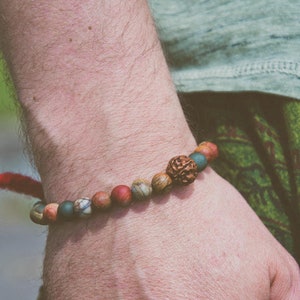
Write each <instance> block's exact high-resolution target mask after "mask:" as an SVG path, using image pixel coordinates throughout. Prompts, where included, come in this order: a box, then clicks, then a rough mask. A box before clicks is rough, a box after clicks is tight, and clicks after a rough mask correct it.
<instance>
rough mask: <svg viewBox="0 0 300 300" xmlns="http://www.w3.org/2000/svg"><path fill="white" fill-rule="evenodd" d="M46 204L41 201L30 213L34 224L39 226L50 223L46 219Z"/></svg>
mask: <svg viewBox="0 0 300 300" xmlns="http://www.w3.org/2000/svg"><path fill="white" fill-rule="evenodd" d="M45 206H46V205H45V204H44V203H43V202H41V201H39V202H36V203H35V204H34V205H33V207H32V209H31V211H30V219H31V221H32V222H34V223H36V224H39V225H47V224H48V222H47V220H46V219H45V218H44V214H43V212H44V209H45Z"/></svg>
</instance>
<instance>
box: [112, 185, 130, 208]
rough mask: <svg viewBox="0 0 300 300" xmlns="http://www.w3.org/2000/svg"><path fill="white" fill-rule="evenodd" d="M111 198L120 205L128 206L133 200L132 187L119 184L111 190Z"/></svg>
mask: <svg viewBox="0 0 300 300" xmlns="http://www.w3.org/2000/svg"><path fill="white" fill-rule="evenodd" d="M110 197H111V200H112V201H113V202H115V203H117V204H119V205H120V206H123V207H125V206H128V205H129V204H130V203H131V201H132V193H131V189H130V187H128V186H126V185H117V186H116V187H115V188H114V189H113V190H112V192H111V195H110Z"/></svg>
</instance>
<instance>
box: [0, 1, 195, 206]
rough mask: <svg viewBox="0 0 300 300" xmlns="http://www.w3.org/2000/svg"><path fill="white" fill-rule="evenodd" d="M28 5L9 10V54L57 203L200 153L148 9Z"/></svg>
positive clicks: (128, 4)
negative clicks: (187, 151)
mask: <svg viewBox="0 0 300 300" xmlns="http://www.w3.org/2000/svg"><path fill="white" fill-rule="evenodd" d="M19 3H20V1H15V0H13V1H4V0H2V1H1V10H2V11H1V13H2V15H3V16H4V17H3V19H2V22H3V24H2V25H3V26H2V28H4V30H3V32H2V45H3V50H4V53H5V57H6V58H7V61H8V64H9V66H10V70H11V73H12V77H13V80H14V83H15V85H16V88H17V92H18V97H19V99H20V101H21V104H22V107H23V110H24V113H25V118H26V119H27V124H28V128H27V131H28V134H29V137H30V140H31V143H32V146H33V150H34V152H35V156H36V163H37V166H38V169H39V171H40V174H41V177H42V181H43V184H44V187H45V191H46V195H47V199H48V200H49V201H53V200H55V201H62V200H63V198H64V197H71V198H72V197H75V196H79V195H78V194H79V193H90V192H92V191H95V188H96V184H97V186H102V187H103V188H110V187H111V186H112V185H114V184H116V183H121V182H122V180H123V181H126V180H128V179H134V178H133V174H132V171H131V170H132V169H134V170H135V172H134V173H135V176H144V177H145V176H148V177H149V176H151V175H150V174H151V172H152V170H153V171H154V170H160V169H162V168H164V167H165V163H166V161H167V159H168V158H169V157H171V156H172V155H176V154H178V153H180V151H184V150H185V149H192V147H193V146H194V141H193V137H192V135H191V133H190V132H189V129H188V127H187V125H186V122H185V119H184V116H183V113H182V110H181V108H180V105H179V102H178V99H177V96H176V93H175V90H174V87H173V85H172V82H171V79H170V75H169V72H168V69H167V66H166V63H165V59H164V57H163V53H162V51H161V48H160V45H159V41H158V39H157V36H156V32H155V27H154V25H153V22H152V18H151V15H150V12H149V9H148V7H147V3H146V1H120V0H114V1H96V0H89V1H84V2H83V3H79V2H78V1H61V0H59V1H58V0H56V1H51V3H49V2H48V1H22V4H19ZM149 172H150V174H149ZM78 178H80V186H81V187H82V188H81V187H78ZM95 183H96V184H95ZM125 183H128V184H129V183H130V182H125Z"/></svg>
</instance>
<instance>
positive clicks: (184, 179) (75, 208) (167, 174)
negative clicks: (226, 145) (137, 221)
mask: <svg viewBox="0 0 300 300" xmlns="http://www.w3.org/2000/svg"><path fill="white" fill-rule="evenodd" d="M217 156H218V148H217V146H216V145H215V144H213V143H211V142H203V143H201V144H199V145H198V147H197V148H196V149H195V150H194V152H193V153H191V154H190V155H189V156H185V155H179V156H175V157H173V158H172V159H171V160H170V161H169V162H168V165H167V167H166V170H165V171H164V172H160V173H157V174H155V175H154V176H153V177H152V180H151V182H150V181H148V180H146V179H141V178H139V179H136V180H134V181H133V183H132V184H131V187H129V186H126V185H118V186H116V187H114V188H113V189H112V191H111V193H110V194H109V193H107V192H104V191H99V192H97V193H95V194H94V195H93V197H92V198H87V197H82V198H79V199H77V200H75V201H74V202H72V201H69V200H66V201H64V202H62V203H60V204H57V203H49V204H47V205H46V204H45V203H44V202H43V201H40V202H37V203H36V204H34V206H33V208H32V209H31V211H30V218H31V220H32V221H33V222H34V223H37V224H40V225H48V224H51V223H53V222H55V221H71V220H73V219H76V218H84V219H85V218H89V217H90V216H91V215H92V214H93V213H94V212H96V211H105V210H108V209H109V208H110V207H111V206H112V205H113V204H117V205H119V206H123V207H126V206H129V205H130V204H131V202H132V201H144V200H147V199H149V198H150V197H151V196H152V194H154V195H160V194H166V193H168V192H170V191H171V189H172V187H173V186H174V185H188V184H190V183H192V182H194V180H195V179H196V177H197V175H198V173H199V172H201V171H202V170H204V169H205V168H206V166H207V165H208V163H209V162H210V161H212V160H213V159H215V158H216V157H217Z"/></svg>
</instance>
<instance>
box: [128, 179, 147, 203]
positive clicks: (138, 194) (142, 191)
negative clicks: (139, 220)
mask: <svg viewBox="0 0 300 300" xmlns="http://www.w3.org/2000/svg"><path fill="white" fill-rule="evenodd" d="M131 193H132V196H133V198H134V199H135V200H139V201H143V200H147V199H149V198H150V197H151V195H152V186H151V183H150V182H149V181H148V180H146V179H136V180H135V181H134V182H133V183H132V185H131Z"/></svg>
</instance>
